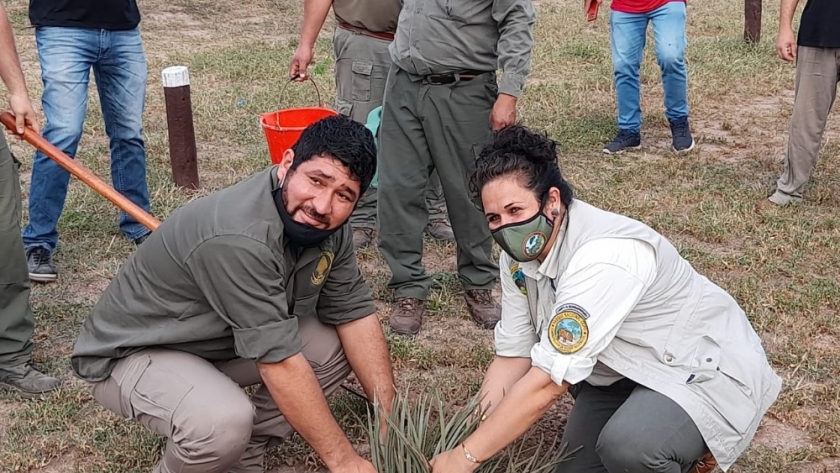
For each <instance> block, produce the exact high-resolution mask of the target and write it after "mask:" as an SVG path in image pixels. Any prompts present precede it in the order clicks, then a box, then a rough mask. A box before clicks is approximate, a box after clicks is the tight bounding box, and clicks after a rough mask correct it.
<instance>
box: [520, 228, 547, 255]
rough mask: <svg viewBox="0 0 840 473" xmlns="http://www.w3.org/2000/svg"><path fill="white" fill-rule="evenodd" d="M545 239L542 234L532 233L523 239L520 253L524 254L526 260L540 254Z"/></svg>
mask: <svg viewBox="0 0 840 473" xmlns="http://www.w3.org/2000/svg"><path fill="white" fill-rule="evenodd" d="M546 240H547V238H546V236H545V233H543V232H534V233H532V234H530V235H528V237H527V238H525V241H524V242H522V252H523V253H525V256H527V257H528V258H533V257H535V256H537V255H539V254H540V251H542V249H543V247H544V246H545V242H546Z"/></svg>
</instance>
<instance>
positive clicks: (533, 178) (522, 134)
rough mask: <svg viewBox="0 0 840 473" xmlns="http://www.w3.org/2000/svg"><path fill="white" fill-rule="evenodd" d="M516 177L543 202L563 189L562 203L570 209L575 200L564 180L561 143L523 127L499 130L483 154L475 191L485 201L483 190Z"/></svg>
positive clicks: (479, 158) (477, 167)
mask: <svg viewBox="0 0 840 473" xmlns="http://www.w3.org/2000/svg"><path fill="white" fill-rule="evenodd" d="M509 175H513V176H515V177H516V178H517V179H519V180H520V182H521V183H522V185H523V186H525V187H527V188H528V189H530V190H531V191H532V192H533V193H534V195H535V196H536V198H537V200H539V201H540V202H543V199H545V198H546V196H547V195H548V190H549V189H551V188H552V187H556V188H558V189H559V190H560V201H561V202H563V205H565V206H567V207H568V205H569V204H570V203H571V202H572V199H573V198H574V191H573V190H572V186H571V185H570V184H569V183H568V182H566V180H565V179H563V175H562V174H561V173H560V167H559V166H558V164H557V144H556V143H555V142H554V141H553V140H552V139H550V138H549V137H548V136H547V135H545V134H540V133H535V132H532V131H531V130H529V129H528V128H526V127H524V126H521V125H511V126H508V127H505V128H502V129H501V130H499V131H497V132H496V133H495V134H494V136H493V142H492V143H491V144H489V145H487V146H486V147H484V149H482V150H481V152H480V153H479V157H478V160H477V162H476V170H475V172H474V173H473V175H472V180H471V188H472V191H473V192H475V193H476V194H477V196H478V198H479V199H478V201H479V202H480V201H481V189H482V188H484V186H485V185H486V184H487V183H488V182H490V181H492V180H494V179H497V178H500V177H503V176H509Z"/></svg>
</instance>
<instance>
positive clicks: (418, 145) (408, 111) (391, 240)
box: [379, 65, 499, 300]
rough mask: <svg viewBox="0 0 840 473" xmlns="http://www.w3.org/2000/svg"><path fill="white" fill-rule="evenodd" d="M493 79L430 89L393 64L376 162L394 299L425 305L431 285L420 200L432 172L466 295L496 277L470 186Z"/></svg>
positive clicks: (485, 132) (486, 129)
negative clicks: (437, 182) (443, 201)
mask: <svg viewBox="0 0 840 473" xmlns="http://www.w3.org/2000/svg"><path fill="white" fill-rule="evenodd" d="M497 96H498V87H497V85H496V74H495V73H493V72H488V73H485V74H481V75H479V76H478V77H475V78H474V79H471V80H465V81H460V82H457V83H454V84H449V85H431V84H428V83H427V82H425V81H424V80H423V79H422V78H421V77H418V76H413V75H411V74H409V73H407V72H405V71H403V70H402V69H400V68H399V67H397V66H396V65H394V66H393V67H392V68H391V71H390V73H389V75H388V84H387V86H386V91H385V105H384V106H383V108H382V126H381V128H380V145H381V151H382V157H381V159H380V161H379V195H380V197H382V198H381V199H379V250H380V252H381V253H382V256H383V257H384V258H385V261H386V262H387V263H388V266H389V267H390V268H391V273H392V277H391V281H390V283H389V285H388V287H389V288H391V289H394V290H395V293H396V294H395V296H396V297H397V298H400V297H411V298H415V299H420V300H425V299H426V297H427V296H428V294H429V290H430V289H431V286H432V278H431V276H429V274H427V273H426V271H425V268H424V267H423V263H422V257H423V228H424V227H425V226H426V213H425V210H426V209H425V208H424V205H423V196H424V192H425V189H426V183H427V182H428V181H429V174H430V173H431V172H432V171H433V170H435V169H437V171H438V172H439V173H440V180H441V183H442V184H443V193H444V196H445V197H446V207H447V209H448V211H449V216H450V221H451V222H452V230H453V232H454V233H455V241H456V242H457V244H458V256H457V257H458V276H459V278H460V280H461V284H462V286H463V287H464V289H467V290H472V289H491V288H492V287H493V284H494V283H495V281H496V279H497V277H498V275H499V267H498V265H497V264H496V263H495V261H493V258H492V254H491V251H492V249H493V238H492V237H491V235H490V230H489V228H488V227H487V220H486V219H485V218H484V214H483V213H482V212H481V211H480V210H479V209H478V207H476V200H474V198H476V196H475V195H474V194H473V193H472V192H471V191H470V189H469V184H468V181H469V179H470V176H471V175H472V173H473V171H474V170H475V163H476V158H477V153H478V152H479V151H480V149H481V148H482V147H483V146H484V145H486V144H487V143H489V142H490V141H491V138H492V128H491V126H490V112H491V110H492V109H493V104H494V103H495V101H496V97H497Z"/></svg>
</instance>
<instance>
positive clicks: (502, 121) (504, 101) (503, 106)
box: [490, 94, 516, 131]
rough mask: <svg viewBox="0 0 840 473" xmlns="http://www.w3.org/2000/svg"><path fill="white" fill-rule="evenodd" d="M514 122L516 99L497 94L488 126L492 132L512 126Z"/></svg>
mask: <svg viewBox="0 0 840 473" xmlns="http://www.w3.org/2000/svg"><path fill="white" fill-rule="evenodd" d="M514 122H516V97H514V96H512V95H507V94H499V96H498V97H497V98H496V103H495V104H494V105H493V111H492V112H490V126H492V127H493V131H499V130H501V129H502V128H504V127H506V126H509V125H513V124H514Z"/></svg>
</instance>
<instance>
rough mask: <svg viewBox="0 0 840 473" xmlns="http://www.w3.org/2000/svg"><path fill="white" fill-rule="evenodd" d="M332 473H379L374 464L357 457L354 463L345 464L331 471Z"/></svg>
mask: <svg viewBox="0 0 840 473" xmlns="http://www.w3.org/2000/svg"><path fill="white" fill-rule="evenodd" d="M330 472H332V473H377V471H376V468H374V467H373V463H371V462H369V461H367V460H365V459H364V458H362V457H356V458H355V459H354V460H353V461H350V462H345V464H344V465H341V466H340V467H338V468H333V469H331V470H330Z"/></svg>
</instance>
